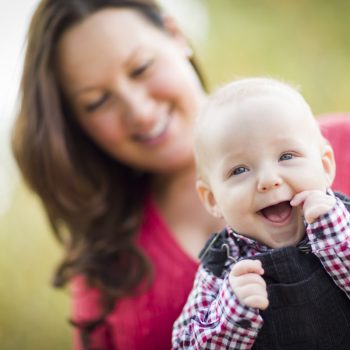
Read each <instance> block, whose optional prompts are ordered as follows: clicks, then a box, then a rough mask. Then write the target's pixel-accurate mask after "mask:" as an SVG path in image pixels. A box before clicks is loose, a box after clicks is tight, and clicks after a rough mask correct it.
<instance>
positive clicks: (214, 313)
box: [173, 78, 350, 350]
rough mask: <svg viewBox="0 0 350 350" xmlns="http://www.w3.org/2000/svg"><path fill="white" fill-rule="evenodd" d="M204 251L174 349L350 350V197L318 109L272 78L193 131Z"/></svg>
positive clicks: (237, 92)
mask: <svg viewBox="0 0 350 350" xmlns="http://www.w3.org/2000/svg"><path fill="white" fill-rule="evenodd" d="M194 147H195V157H196V162H197V168H198V181H197V190H198V193H199V196H200V198H201V200H202V202H203V203H204V205H205V207H206V208H207V210H208V211H209V212H210V213H211V214H212V215H214V216H216V217H222V218H224V220H225V222H226V223H227V227H226V228H225V229H224V230H223V231H222V232H220V233H216V234H215V235H213V237H212V238H211V239H210V240H209V241H208V243H207V244H206V246H205V247H204V249H203V250H202V252H201V254H200V258H201V261H202V264H201V266H200V268H199V270H198V272H197V276H196V280H195V283H194V287H193V290H192V292H191V294H190V296H189V299H188V301H187V303H186V305H185V307H184V309H183V312H182V314H181V315H180V317H179V318H178V320H177V321H176V323H175V324H174V330H173V349H258V350H259V349H269V350H271V349H278V350H284V349H288V350H297V349H298V350H300V349H305V350H312V349H318V350H320V349H321V350H323V349H324V350H325V349H327V350H330V349H334V350H335V349H337V350H340V349H344V350H345V349H350V301H349V297H350V214H349V211H348V209H349V207H350V202H349V199H348V198H346V197H345V196H343V195H341V194H336V195H335V194H334V193H333V192H332V191H331V190H330V186H331V184H332V181H333V178H334V174H335V162H334V156H333V151H332V148H331V146H330V145H329V143H328V142H327V141H326V140H325V139H324V138H323V137H322V135H321V133H320V130H319V128H318V125H317V122H316V121H315V119H314V117H313V115H312V112H311V109H310V107H309V106H308V104H307V103H306V102H305V100H304V99H303V97H302V96H301V95H300V94H299V92H298V91H297V90H296V89H294V88H293V87H291V86H289V85H287V84H285V83H283V82H280V81H277V80H273V79H267V78H250V79H243V80H239V81H236V82H233V83H230V84H228V85H226V86H224V87H223V88H221V89H219V90H218V91H217V93H216V94H214V95H213V96H212V97H210V98H209V101H208V103H207V105H206V106H205V108H204V110H203V111H202V113H201V115H200V116H199V118H198V121H197V124H196V127H195V131H194Z"/></svg>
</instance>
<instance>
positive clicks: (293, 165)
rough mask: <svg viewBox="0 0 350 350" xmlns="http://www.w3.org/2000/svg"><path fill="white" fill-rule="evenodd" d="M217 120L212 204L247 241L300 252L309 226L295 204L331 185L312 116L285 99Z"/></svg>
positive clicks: (229, 109)
mask: <svg viewBox="0 0 350 350" xmlns="http://www.w3.org/2000/svg"><path fill="white" fill-rule="evenodd" d="M213 118H215V122H212V123H210V128H208V130H210V134H209V133H208V135H207V139H208V144H207V146H206V147H207V158H206V166H205V168H206V169H207V174H206V175H207V183H208V185H209V188H210V190H209V191H211V195H212V199H211V204H210V205H211V206H212V207H215V212H216V213H219V214H221V215H222V216H223V217H224V219H225V220H226V222H227V223H228V225H230V226H231V227H232V228H233V229H234V230H235V231H237V232H239V233H241V234H243V235H245V236H248V237H250V238H253V239H256V240H258V241H260V242H262V243H264V244H266V245H268V246H270V247H272V248H277V247H282V246H287V245H295V244H296V243H297V242H299V241H300V239H301V238H302V236H303V235H304V223H303V218H302V215H301V209H300V208H294V207H291V206H290V204H289V202H290V200H291V199H292V198H293V197H294V195H295V194H297V193H299V192H301V191H304V190H322V191H326V189H327V187H328V186H329V185H330V183H329V182H330V178H331V176H330V174H329V169H328V168H327V167H326V166H325V163H324V159H323V150H322V148H323V146H324V143H323V142H321V138H320V135H319V134H318V131H317V126H316V124H315V123H314V120H313V117H312V115H311V113H310V111H309V110H308V109H307V108H305V106H303V105H302V104H301V103H297V102H296V101H294V100H293V98H289V97H288V96H287V97H286V96H283V94H282V95H281V96H277V97H276V96H272V95H271V96H265V97H259V98H254V99H252V98H251V99H248V100H247V101H245V102H242V103H241V104H240V105H238V106H230V105H227V106H221V107H219V108H218V110H217V115H216V116H213ZM209 197H210V196H209ZM209 197H208V198H209ZM202 198H203V197H202Z"/></svg>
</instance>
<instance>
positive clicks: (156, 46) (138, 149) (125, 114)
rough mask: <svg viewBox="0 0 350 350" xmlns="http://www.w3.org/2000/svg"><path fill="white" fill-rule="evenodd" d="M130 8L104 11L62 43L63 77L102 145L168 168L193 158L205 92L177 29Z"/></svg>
mask: <svg viewBox="0 0 350 350" xmlns="http://www.w3.org/2000/svg"><path fill="white" fill-rule="evenodd" d="M167 29H168V31H167V32H165V31H164V32H163V31H161V30H160V29H159V28H157V27H155V26H154V25H152V24H151V23H149V22H148V21H147V20H146V19H145V18H143V17H142V15H140V14H139V13H137V12H135V11H134V10H130V9H106V10H101V11H99V12H97V13H95V14H93V15H91V16H90V17H88V18H87V19H85V20H84V21H83V22H81V23H79V24H77V25H75V26H74V27H72V28H71V29H69V30H68V31H67V32H66V33H65V34H64V35H63V36H62V38H61V40H60V41H59V43H58V57H57V62H58V71H59V74H60V83H61V85H62V87H63V90H64V93H65V94H66V96H67V97H68V100H69V101H70V103H71V105H72V107H73V110H74V112H75V116H76V118H77V121H78V123H79V124H80V126H81V127H82V129H83V130H84V131H85V132H86V133H87V135H89V137H91V139H92V140H93V141H94V142H95V143H96V144H97V145H99V147H101V148H102V149H103V150H105V151H106V152H107V153H109V154H110V155H111V156H113V157H115V158H116V159H118V160H120V161H122V162H124V163H126V164H128V165H130V166H132V167H135V168H138V169H142V170H146V171H150V172H154V173H164V172H169V171H174V170H177V169H179V168H180V167H183V166H185V165H187V164H188V163H189V162H190V161H192V124H193V120H194V118H195V116H196V114H197V112H198V109H199V107H200V105H201V102H202V100H203V98H204V92H203V89H202V87H201V85H200V83H199V80H198V77H197V75H196V74H195V72H194V70H193V68H192V66H191V65H190V63H189V61H188V46H187V43H186V41H185V40H184V38H183V37H182V35H181V34H180V33H179V32H178V31H177V30H176V28H175V27H173V26H170V25H169V28H167Z"/></svg>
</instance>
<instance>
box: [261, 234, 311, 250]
mask: <svg viewBox="0 0 350 350" xmlns="http://www.w3.org/2000/svg"><path fill="white" fill-rule="evenodd" d="M298 231H299V232H294V233H293V234H291V233H288V232H286V233H285V234H277V235H271V236H269V237H268V238H267V239H266V240H264V242H261V243H263V244H265V245H266V246H268V247H270V248H273V249H276V248H283V247H290V246H296V245H297V244H298V243H299V242H300V241H301V240H302V239H303V237H304V235H305V230H302V231H301V230H298Z"/></svg>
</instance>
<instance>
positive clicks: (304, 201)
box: [290, 190, 336, 224]
mask: <svg viewBox="0 0 350 350" xmlns="http://www.w3.org/2000/svg"><path fill="white" fill-rule="evenodd" d="M335 203H336V200H335V198H334V197H332V196H330V195H328V194H326V193H324V192H322V191H317V190H314V191H304V192H300V193H298V194H296V195H295V196H294V198H293V199H292V200H291V201H290V205H291V206H293V207H296V206H298V205H302V210H303V212H304V217H305V220H306V222H307V223H308V224H312V223H313V222H314V221H315V220H316V219H317V218H319V217H320V216H321V215H324V214H326V213H327V212H329V211H330V210H331V209H332V208H333V207H334V206H335Z"/></svg>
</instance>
